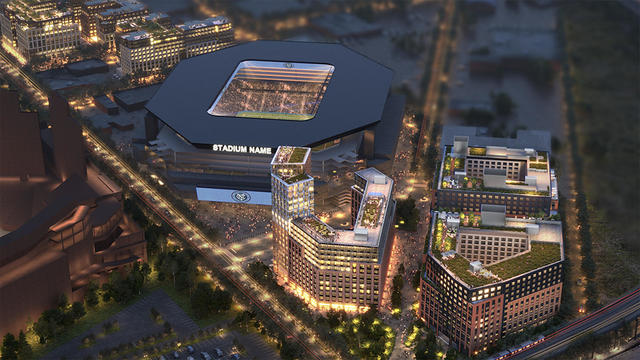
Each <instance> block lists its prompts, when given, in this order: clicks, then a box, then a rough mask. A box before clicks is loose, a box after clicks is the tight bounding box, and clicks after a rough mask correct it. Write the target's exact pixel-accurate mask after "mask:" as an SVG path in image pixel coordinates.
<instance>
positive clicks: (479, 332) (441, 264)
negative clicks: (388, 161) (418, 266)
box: [418, 205, 564, 356]
mask: <svg viewBox="0 0 640 360" xmlns="http://www.w3.org/2000/svg"><path fill="white" fill-rule="evenodd" d="M500 208H501V209H500ZM481 218H482V220H480V221H478V219H471V218H470V216H468V215H467V216H464V215H463V214H461V213H451V212H434V213H433V216H432V217H431V219H432V221H431V230H430V235H429V238H428V252H427V257H426V263H425V265H426V266H425V272H424V273H423V276H422V279H421V284H420V306H419V310H418V316H419V317H420V318H421V319H422V320H423V321H424V322H425V324H426V325H427V326H429V327H430V328H432V329H434V331H435V332H436V335H438V336H444V337H447V338H448V340H449V346H452V347H454V348H456V349H457V350H458V351H460V352H463V353H465V354H466V355H467V356H472V355H476V354H478V353H479V352H481V351H485V350H487V348H488V347H490V346H491V345H493V344H495V343H496V342H497V341H498V340H499V339H500V338H501V337H503V336H505V335H507V334H511V333H517V332H519V331H522V330H524V329H527V328H532V327H535V326H538V325H541V324H544V323H545V322H546V321H547V320H548V319H549V318H551V317H552V316H553V315H555V314H556V313H557V312H558V310H559V309H560V301H561V297H562V281H563V275H562V273H563V272H562V266H563V261H564V252H563V245H562V223H560V222H559V221H544V220H518V219H514V218H507V217H506V216H505V208H504V206H502V207H500V206H495V205H491V206H487V207H485V208H484V209H483V211H482V214H481Z"/></svg>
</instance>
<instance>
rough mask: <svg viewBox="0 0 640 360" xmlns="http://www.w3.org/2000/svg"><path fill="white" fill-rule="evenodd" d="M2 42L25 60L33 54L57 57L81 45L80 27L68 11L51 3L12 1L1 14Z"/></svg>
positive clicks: (23, 0) (4, 7)
mask: <svg viewBox="0 0 640 360" xmlns="http://www.w3.org/2000/svg"><path fill="white" fill-rule="evenodd" d="M0 27H1V28H2V42H3V45H4V47H5V48H8V49H13V50H15V52H14V54H16V56H17V57H18V58H21V59H22V60H24V61H27V60H28V59H30V58H31V57H32V56H34V55H40V56H48V57H52V56H57V55H60V54H63V53H66V52H70V51H72V50H74V49H76V48H77V47H78V46H79V45H80V28H79V25H78V24H77V23H76V22H75V21H74V17H73V13H72V12H71V11H66V10H59V9H58V8H57V3H56V2H55V1H53V0H51V1H38V2H32V1H26V0H11V1H9V2H8V3H6V4H4V5H3V7H2V11H1V12H0Z"/></svg>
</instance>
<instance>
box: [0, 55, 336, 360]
mask: <svg viewBox="0 0 640 360" xmlns="http://www.w3.org/2000/svg"><path fill="white" fill-rule="evenodd" d="M0 68H2V69H4V70H5V71H6V72H7V74H9V75H10V76H12V77H14V78H16V80H18V81H20V82H21V84H22V85H23V89H24V90H25V91H27V92H28V93H29V94H30V95H32V97H33V98H34V99H35V100H36V101H37V102H38V103H39V104H40V105H41V106H42V107H46V106H47V105H48V102H47V96H46V92H45V91H43V90H42V88H41V87H40V86H39V84H38V83H37V82H36V81H35V80H33V79H31V77H30V76H29V75H28V74H26V73H24V72H23V71H22V70H21V69H20V68H18V67H16V65H15V63H14V62H13V61H11V60H10V59H8V58H7V57H6V55H5V54H4V53H2V52H0ZM83 136H84V137H85V140H86V143H87V148H88V149H89V150H90V151H91V152H93V153H94V154H95V155H96V156H98V157H100V158H101V159H103V160H104V161H105V163H107V165H108V166H109V167H110V168H111V169H112V170H113V175H115V176H117V177H118V178H119V179H120V180H121V181H122V182H123V183H124V184H126V185H127V186H128V187H129V188H130V190H131V191H132V192H133V193H135V194H136V195H137V196H138V197H139V198H140V199H141V200H143V201H144V202H145V203H146V204H147V205H148V206H149V207H150V208H151V209H152V210H153V211H154V212H155V213H157V214H158V216H160V217H161V218H162V219H164V220H165V221H166V222H167V223H168V224H169V225H170V226H171V227H172V228H173V229H174V230H175V231H176V232H177V233H178V234H179V235H180V236H182V237H183V238H184V239H185V240H186V241H187V242H188V243H189V244H190V245H192V246H193V247H194V249H196V250H197V251H198V252H199V253H200V254H201V255H202V256H203V257H204V259H205V260H207V262H208V263H209V265H211V266H212V267H213V268H215V269H216V270H218V271H219V272H220V273H221V274H222V275H223V276H225V277H226V278H228V279H229V280H230V281H231V282H232V283H234V285H235V286H236V287H237V288H238V289H239V290H240V291H241V292H242V293H243V294H244V295H245V296H246V297H247V298H248V299H249V300H250V301H251V302H252V304H253V305H254V306H255V307H256V308H257V309H259V310H261V311H262V312H264V313H265V314H266V315H267V316H269V317H270V318H271V319H272V320H273V321H274V322H275V323H276V324H277V325H278V326H279V327H280V328H281V329H282V330H283V331H284V332H285V333H286V334H287V335H288V336H289V337H290V338H291V339H292V340H294V341H296V342H297V343H298V344H300V346H301V347H302V348H303V349H304V350H305V351H306V352H307V353H308V354H309V356H310V357H311V358H312V359H317V360H320V359H336V358H339V356H338V355H337V354H336V353H334V352H333V351H332V350H331V349H330V348H329V346H327V345H326V344H322V343H321V342H320V341H319V340H318V338H317V336H316V335H315V334H313V333H312V332H311V331H310V330H309V329H306V328H305V326H304V325H303V324H302V323H301V322H300V321H299V320H297V319H296V318H295V316H293V315H292V314H291V313H290V312H289V311H288V310H287V309H285V308H284V307H283V306H282V305H281V304H280V303H279V302H278V301H277V300H276V299H275V298H272V297H271V296H270V295H269V294H268V292H267V291H266V290H265V289H264V288H263V287H262V286H260V285H259V284H258V283H257V282H255V281H254V280H253V279H252V278H251V277H250V276H249V275H248V274H247V273H246V272H245V271H244V269H243V267H242V259H241V258H239V257H236V256H235V255H234V254H232V253H231V252H230V251H229V250H227V249H225V248H223V247H221V246H218V245H217V244H215V243H214V242H212V241H211V240H210V239H208V238H207V237H206V236H205V235H204V234H203V233H202V232H201V231H200V230H199V229H198V227H197V226H195V225H194V224H193V223H191V222H190V221H189V220H188V218H187V217H186V216H185V215H184V214H182V213H181V212H180V211H178V210H176V209H175V208H174V207H173V206H172V205H171V204H170V203H169V202H168V201H167V200H166V199H164V197H163V196H161V195H160V194H159V193H158V192H156V191H155V189H154V187H153V186H150V185H149V184H148V183H147V181H146V180H144V179H143V178H142V177H140V176H139V175H138V174H137V173H136V172H135V171H134V170H133V169H131V168H130V167H129V166H128V165H127V164H126V163H125V162H124V161H123V160H122V159H120V157H119V156H118V154H117V153H116V152H115V151H114V150H113V149H111V148H110V147H108V146H107V145H106V144H104V143H103V142H102V141H101V140H100V139H99V138H98V137H97V136H96V135H95V134H93V133H92V132H91V130H90V129H88V128H86V127H83Z"/></svg>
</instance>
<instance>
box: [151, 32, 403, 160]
mask: <svg viewBox="0 0 640 360" xmlns="http://www.w3.org/2000/svg"><path fill="white" fill-rule="evenodd" d="M245 60H263V61H279V62H290V63H296V62H298V63H315V64H329V65H333V66H334V67H335V70H334V71H333V75H332V77H331V80H330V81H329V83H328V85H327V89H326V92H325V94H324V96H323V98H322V101H321V102H320V105H319V106H318V109H317V112H316V115H315V116H314V117H313V118H312V119H310V120H305V121H288V120H275V119H257V118H250V117H246V118H245V117H227V116H213V115H210V114H208V113H207V110H208V109H209V107H211V105H212V104H213V102H214V101H215V100H216V98H217V97H218V94H219V93H220V92H221V91H222V89H223V88H224V87H225V84H226V83H227V80H229V78H230V77H231V75H232V74H233V72H234V70H235V69H236V67H237V66H238V64H239V63H240V62H242V61H245ZM392 77H393V72H392V71H391V70H390V69H389V68H386V67H384V66H383V65H380V64H378V63H376V62H375V61H373V60H371V59H369V58H367V57H365V56H363V55H361V54H359V53H357V52H355V51H353V50H350V49H348V48H347V47H345V46H343V45H341V44H333V43H305V42H294V41H291V42H289V41H254V42H248V43H243V44H239V45H236V46H232V47H229V48H226V49H223V50H218V51H216V52H213V53H209V54H205V55H201V56H196V57H193V58H190V59H186V60H183V61H181V62H180V63H179V64H178V65H177V66H176V67H175V69H174V70H173V72H172V73H171V75H170V76H169V77H168V78H167V79H166V80H165V82H164V83H163V84H162V87H161V88H160V89H159V90H158V91H157V92H156V94H155V95H154V97H153V98H152V99H151V100H149V102H148V103H147V105H146V108H147V110H148V111H149V112H151V113H152V114H154V115H155V116H157V117H158V118H159V119H160V120H161V121H162V122H164V123H165V124H167V125H168V126H169V127H171V128H172V129H173V130H174V131H176V132H177V133H179V134H180V135H182V136H183V137H184V138H185V139H187V140H188V141H189V142H191V143H192V144H196V145H209V144H225V145H249V146H268V147H272V148H276V147H278V146H280V145H292V146H307V145H315V144H318V143H321V142H323V141H325V140H327V139H331V138H337V137H339V136H341V135H344V134H348V133H352V132H355V131H358V130H361V129H363V128H366V127H368V126H370V125H372V124H375V123H377V122H378V121H380V119H381V118H382V112H383V110H384V106H385V102H386V99H387V96H388V94H389V90H390V86H391V79H392Z"/></svg>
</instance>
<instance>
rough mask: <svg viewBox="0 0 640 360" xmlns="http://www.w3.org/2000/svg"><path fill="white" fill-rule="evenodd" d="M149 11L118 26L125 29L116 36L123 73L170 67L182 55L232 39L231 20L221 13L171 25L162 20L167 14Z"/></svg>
mask: <svg viewBox="0 0 640 360" xmlns="http://www.w3.org/2000/svg"><path fill="white" fill-rule="evenodd" d="M152 15H153V16H152ZM152 15H150V16H147V17H145V18H143V19H141V20H139V21H136V22H129V23H128V26H124V25H120V26H119V28H123V29H124V28H126V29H127V31H126V33H123V34H120V35H118V36H119V39H116V40H117V41H116V43H117V46H118V53H119V56H120V65H121V66H122V71H123V72H124V73H125V74H132V73H136V72H143V73H148V72H151V71H157V70H160V69H163V68H171V67H173V66H174V65H176V64H177V63H178V62H179V61H180V60H181V59H186V58H190V57H192V56H196V55H202V54H206V53H210V52H213V51H216V50H219V49H222V48H225V47H228V46H230V45H232V44H233V43H234V34H233V28H232V26H231V23H230V22H229V20H228V19H227V18H225V17H223V16H217V17H213V18H208V19H205V20H201V21H190V22H187V23H185V24H182V25H177V26H173V25H171V23H170V22H167V21H164V20H166V19H168V18H166V17H164V16H158V15H157V14H152ZM116 34H117V32H116Z"/></svg>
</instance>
